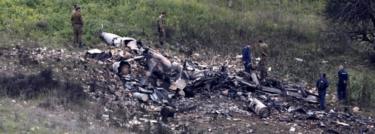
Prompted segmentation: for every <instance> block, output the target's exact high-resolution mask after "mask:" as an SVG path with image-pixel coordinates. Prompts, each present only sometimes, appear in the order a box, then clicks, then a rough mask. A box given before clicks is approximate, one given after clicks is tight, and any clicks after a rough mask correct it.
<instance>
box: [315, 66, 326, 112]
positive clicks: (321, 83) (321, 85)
mask: <svg viewBox="0 0 375 134" xmlns="http://www.w3.org/2000/svg"><path fill="white" fill-rule="evenodd" d="M328 86H329V83H328V80H327V78H326V74H325V73H323V74H321V75H320V79H319V80H318V81H317V82H316V88H317V89H318V93H319V103H320V110H325V97H326V92H327V88H328Z"/></svg>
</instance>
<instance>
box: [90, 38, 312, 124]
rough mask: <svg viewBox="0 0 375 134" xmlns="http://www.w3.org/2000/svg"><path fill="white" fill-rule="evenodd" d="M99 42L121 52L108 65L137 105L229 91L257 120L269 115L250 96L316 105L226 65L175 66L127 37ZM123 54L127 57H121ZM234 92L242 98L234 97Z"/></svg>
mask: <svg viewBox="0 0 375 134" xmlns="http://www.w3.org/2000/svg"><path fill="white" fill-rule="evenodd" d="M100 38H101V39H102V40H103V41H104V42H105V43H106V44H107V45H109V46H115V47H117V48H119V49H120V50H122V52H121V54H120V56H122V57H123V58H122V59H119V60H118V61H115V62H114V63H113V65H112V68H113V71H114V72H115V73H116V74H118V76H119V77H120V78H121V79H122V81H123V83H124V86H125V88H128V89H130V90H131V91H132V92H133V96H134V97H137V98H138V99H140V100H141V101H149V100H151V101H154V102H157V103H160V104H169V103H170V102H169V101H170V98H172V97H174V96H185V97H193V96H194V95H195V94H198V93H201V92H206V91H208V92H212V91H222V90H225V89H228V90H229V92H230V93H229V96H232V97H233V96H237V97H241V96H242V97H245V98H246V101H248V104H249V108H250V109H251V110H252V111H253V112H255V113H256V114H258V115H259V116H261V117H267V116H269V115H270V114H269V113H270V111H269V106H267V105H266V104H264V102H262V101H261V100H260V99H258V98H257V96H255V95H251V94H252V93H255V92H257V93H259V92H260V93H262V94H265V95H268V96H274V95H279V96H289V97H293V98H295V99H298V100H302V101H305V102H306V103H317V102H318V101H317V99H318V97H317V95H315V94H312V93H310V92H308V91H306V90H305V87H303V86H301V85H298V84H284V83H282V82H280V81H276V80H268V81H267V82H266V83H261V84H260V83H259V82H258V80H257V78H256V77H257V76H256V74H255V73H253V74H247V73H244V72H239V73H236V74H230V73H229V71H228V68H227V66H226V65H222V66H220V67H217V68H214V67H206V66H202V65H199V64H198V63H195V62H193V61H189V60H187V61H184V62H182V63H179V62H176V61H178V60H177V59H175V60H174V61H171V60H170V59H168V58H166V56H164V55H162V54H161V53H159V52H157V51H156V50H153V49H151V48H149V47H146V46H144V45H143V44H142V43H141V42H140V41H137V40H136V39H134V38H130V37H121V36H119V35H116V34H112V33H107V32H102V33H101V34H100ZM123 53H128V55H131V56H128V57H126V58H125V57H124V55H127V54H123ZM87 55H88V56H90V57H92V58H97V59H99V60H105V59H107V58H110V57H112V56H113V53H111V52H107V53H106V52H102V51H100V50H96V49H92V50H89V51H88V52H87ZM133 65H134V66H135V67H137V69H139V68H138V67H142V68H143V69H144V70H143V71H142V73H144V75H143V76H144V77H142V78H135V77H134V75H133V72H132V70H134V69H133V68H134V67H133ZM238 92H240V93H242V94H238Z"/></svg>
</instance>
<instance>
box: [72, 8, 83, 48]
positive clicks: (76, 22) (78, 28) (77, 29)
mask: <svg viewBox="0 0 375 134" xmlns="http://www.w3.org/2000/svg"><path fill="white" fill-rule="evenodd" d="M74 7H75V9H74V12H73V14H72V17H71V18H70V20H71V22H72V27H73V34H74V44H78V45H79V47H82V46H83V44H82V33H83V31H82V28H83V20H82V16H81V8H80V7H79V6H78V5H75V6H74Z"/></svg>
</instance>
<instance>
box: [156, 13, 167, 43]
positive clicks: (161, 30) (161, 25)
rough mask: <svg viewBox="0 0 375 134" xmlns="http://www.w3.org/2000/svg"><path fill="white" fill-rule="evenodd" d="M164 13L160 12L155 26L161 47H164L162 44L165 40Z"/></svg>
mask: <svg viewBox="0 0 375 134" xmlns="http://www.w3.org/2000/svg"><path fill="white" fill-rule="evenodd" d="M166 14H167V13H166V12H161V13H160V16H159V18H158V21H157V25H158V33H159V42H160V45H161V46H163V45H164V42H165V39H166V32H165V25H166V24H165V16H166Z"/></svg>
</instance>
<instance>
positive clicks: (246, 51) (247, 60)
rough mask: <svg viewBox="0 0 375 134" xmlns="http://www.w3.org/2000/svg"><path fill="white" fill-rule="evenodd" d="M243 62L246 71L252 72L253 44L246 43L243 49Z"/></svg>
mask: <svg viewBox="0 0 375 134" xmlns="http://www.w3.org/2000/svg"><path fill="white" fill-rule="evenodd" d="M242 62H243V64H244V66H245V72H247V73H249V74H251V46H250V45H246V46H245V47H244V48H243V49H242Z"/></svg>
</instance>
